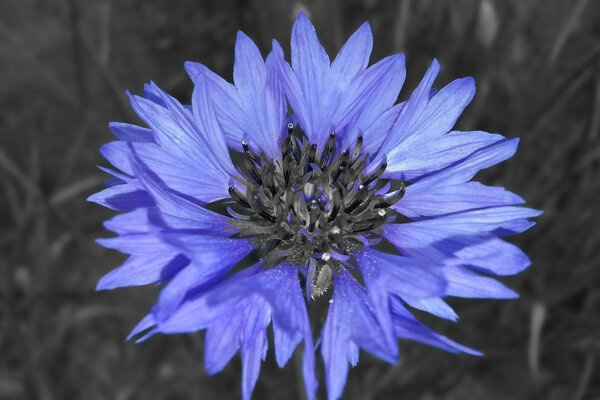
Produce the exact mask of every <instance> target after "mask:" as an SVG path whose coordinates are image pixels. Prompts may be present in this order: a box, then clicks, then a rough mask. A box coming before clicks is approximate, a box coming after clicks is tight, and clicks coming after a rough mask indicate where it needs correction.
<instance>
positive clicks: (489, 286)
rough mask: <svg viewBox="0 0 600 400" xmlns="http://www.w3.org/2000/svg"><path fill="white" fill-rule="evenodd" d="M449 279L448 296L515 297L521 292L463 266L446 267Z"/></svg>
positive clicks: (445, 270) (445, 271)
mask: <svg viewBox="0 0 600 400" xmlns="http://www.w3.org/2000/svg"><path fill="white" fill-rule="evenodd" d="M444 275H445V276H446V280H447V281H448V287H447V289H446V293H447V295H448V296H456V297H464V298H477V299H515V298H517V297H519V294H518V293H516V292H515V291H514V290H512V289H509V288H507V287H506V286H504V285H503V284H502V283H500V282H498V281H497V280H495V279H493V278H489V277H486V276H483V275H481V274H478V273H477V272H475V271H473V270H471V269H469V268H465V267H461V266H458V265H457V266H449V267H446V268H444Z"/></svg>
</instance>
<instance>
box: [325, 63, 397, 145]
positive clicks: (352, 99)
mask: <svg viewBox="0 0 600 400" xmlns="http://www.w3.org/2000/svg"><path fill="white" fill-rule="evenodd" d="M404 76H405V67H404V56H403V55H393V56H390V57H387V58H384V59H383V60H381V61H379V62H378V63H376V64H375V65H373V66H372V67H370V68H369V69H367V70H366V71H364V72H363V73H361V74H360V75H359V76H358V77H356V79H354V81H353V82H352V84H351V85H350V86H349V87H348V88H347V90H344V91H341V90H340V91H338V93H337V97H336V100H335V102H333V103H332V105H334V106H335V108H333V110H332V111H333V112H332V116H331V117H329V118H328V121H330V123H331V124H333V126H332V127H333V128H334V129H336V130H340V129H342V128H344V127H345V126H346V124H348V123H350V122H351V121H352V120H353V119H356V118H359V119H360V118H361V117H362V114H363V113H364V114H365V117H364V119H366V120H368V119H371V120H373V119H375V118H376V117H378V116H379V115H380V114H381V113H382V112H383V111H384V110H385V109H386V108H387V107H390V106H391V105H392V103H393V100H392V97H393V96H394V94H395V95H396V96H397V94H398V92H397V91H398V90H399V89H400V87H401V86H402V83H403V82H404ZM394 100H395V99H394ZM365 126H366V124H365ZM323 127H324V128H325V127H326V126H325V125H323ZM322 131H323V130H322ZM370 137H371V136H368V138H370ZM326 138H327V136H326V135H322V136H321V137H320V139H321V140H320V142H318V143H320V144H323V143H324V140H325V139H326ZM353 139H354V138H351V139H350V140H353Z"/></svg>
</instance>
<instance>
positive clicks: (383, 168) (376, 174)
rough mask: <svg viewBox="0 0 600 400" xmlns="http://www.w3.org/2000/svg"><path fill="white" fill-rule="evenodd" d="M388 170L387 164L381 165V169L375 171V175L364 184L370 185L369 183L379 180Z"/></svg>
mask: <svg viewBox="0 0 600 400" xmlns="http://www.w3.org/2000/svg"><path fill="white" fill-rule="evenodd" d="M386 168H387V162H385V161H384V162H383V163H381V165H380V166H379V168H377V171H375V172H374V173H373V174H371V176H369V177H368V178H367V179H366V180H365V181H364V184H365V185H368V184H369V183H371V182H373V181H374V180H376V179H379V177H380V176H381V174H383V172H384V171H385V169H386Z"/></svg>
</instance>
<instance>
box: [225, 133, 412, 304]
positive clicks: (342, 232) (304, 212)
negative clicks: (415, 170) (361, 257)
mask: <svg viewBox="0 0 600 400" xmlns="http://www.w3.org/2000/svg"><path fill="white" fill-rule="evenodd" d="M362 145H363V138H362V136H361V137H359V138H358V140H357V142H356V144H355V145H354V148H353V149H351V150H350V149H348V150H346V151H343V152H340V151H338V149H337V146H336V137H335V133H334V132H332V133H331V135H330V136H329V139H328V141H327V143H326V144H325V146H324V147H323V149H322V150H321V151H319V149H317V146H316V145H315V144H310V143H309V142H308V140H307V139H306V137H305V136H304V135H303V134H302V133H298V132H296V131H295V129H294V126H293V125H292V124H289V125H288V136H287V137H286V139H285V140H284V142H283V145H282V149H281V151H282V157H281V159H280V160H272V159H269V158H268V157H266V156H265V155H264V154H263V153H260V154H255V153H254V152H252V151H251V150H250V147H249V144H248V142H247V141H244V142H243V143H242V147H243V150H244V154H243V157H242V158H241V162H240V164H239V165H238V170H239V172H240V174H241V175H242V177H241V178H239V179H238V185H236V186H231V187H230V188H229V193H230V195H231V198H232V199H233V200H235V203H234V204H233V205H232V207H229V208H228V211H229V213H230V214H231V215H232V216H233V217H234V218H235V220H234V222H233V225H234V226H235V227H236V228H237V229H238V230H239V231H240V236H243V237H253V239H254V241H255V243H256V245H257V248H258V249H259V250H260V251H261V253H262V254H261V257H262V258H263V264H264V266H265V268H270V267H273V266H275V265H278V264H288V265H294V266H298V267H299V268H301V271H302V272H303V273H304V274H305V275H306V279H307V285H308V284H310V285H311V287H310V292H311V295H312V296H313V297H317V296H320V295H322V294H323V293H324V292H325V291H326V290H327V288H328V287H329V286H330V285H331V282H332V277H333V274H335V273H336V272H337V271H339V270H340V269H341V268H344V267H346V266H349V265H350V263H351V262H352V261H353V256H354V254H356V253H357V252H360V251H361V250H362V249H363V248H364V247H365V246H370V245H374V244H376V243H377V242H378V241H379V240H380V237H379V233H380V231H381V228H382V226H383V225H384V224H385V223H387V222H390V221H392V220H393V219H395V217H396V214H397V213H395V212H393V211H392V210H391V209H389V207H390V206H391V205H392V204H394V203H396V202H397V201H398V200H400V199H401V198H402V196H403V195H404V185H403V184H402V183H401V182H400V184H399V188H398V189H396V190H392V191H390V188H391V187H392V185H391V182H389V181H387V180H384V179H380V176H381V175H382V174H383V172H384V171H385V168H386V163H385V162H383V163H381V164H380V165H376V166H375V167H373V166H372V165H370V161H371V160H370V158H369V155H368V154H365V153H364V152H362V151H361V150H362Z"/></svg>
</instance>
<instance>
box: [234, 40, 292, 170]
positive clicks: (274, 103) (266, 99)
mask: <svg viewBox="0 0 600 400" xmlns="http://www.w3.org/2000/svg"><path fill="white" fill-rule="evenodd" d="M273 57H274V56H273V55H269V58H268V59H267V63H266V64H265V62H264V61H263V58H262V56H261V55H260V52H259V50H258V48H257V47H256V45H255V44H254V42H253V41H252V40H251V39H250V38H248V37H247V36H246V35H245V34H243V33H242V32H239V33H238V38H237V41H236V46H235V65H234V81H235V85H236V88H237V89H238V93H239V99H240V103H241V105H242V107H243V108H244V110H245V111H246V113H245V114H246V117H245V120H244V121H243V122H242V124H243V125H244V126H245V128H246V132H245V133H247V134H248V138H247V139H248V140H249V142H250V145H251V146H255V145H258V147H259V149H260V150H262V151H264V152H265V153H266V154H267V156H269V157H271V158H273V159H277V158H279V157H280V155H281V150H280V137H281V133H282V131H283V128H284V123H285V119H286V114H287V109H286V104H285V98H284V96H283V88H282V87H281V84H280V82H279V79H278V73H277V67H276V61H275V60H274V58H273ZM245 139H246V138H245Z"/></svg>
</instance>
